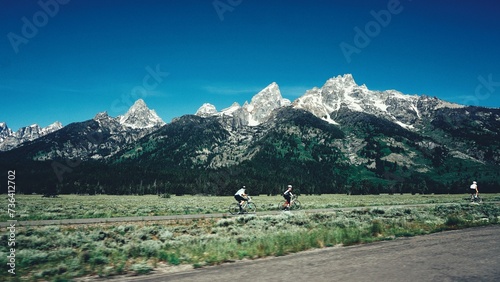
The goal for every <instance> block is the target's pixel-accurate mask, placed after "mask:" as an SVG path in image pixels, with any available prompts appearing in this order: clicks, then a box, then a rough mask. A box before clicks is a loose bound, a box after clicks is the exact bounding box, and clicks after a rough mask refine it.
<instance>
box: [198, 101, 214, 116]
mask: <svg viewBox="0 0 500 282" xmlns="http://www.w3.org/2000/svg"><path fill="white" fill-rule="evenodd" d="M214 114H217V109H216V108H215V106H214V105H212V104H210V103H205V104H203V105H202V106H201V107H200V108H199V109H198V110H197V111H196V114H195V115H197V116H200V117H209V116H211V115H214Z"/></svg>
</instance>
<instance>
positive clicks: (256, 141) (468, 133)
mask: <svg viewBox="0 0 500 282" xmlns="http://www.w3.org/2000/svg"><path fill="white" fill-rule="evenodd" d="M29 128H33V129H32V130H28V129H26V128H25V129H23V130H21V129H20V131H18V132H16V133H13V132H12V131H11V130H9V129H8V127H7V126H6V125H5V123H0V148H2V150H3V152H0V166H2V167H3V168H5V169H12V167H17V169H18V170H19V171H20V172H21V173H22V174H25V175H26V177H25V178H20V179H23V180H21V184H24V187H23V188H22V190H23V191H24V192H26V193H28V192H29V193H31V192H37V193H42V192H43V193H46V192H47V191H51V193H55V192H57V193H111V194H130V193H136V194H143V193H160V192H161V193H175V194H187V193H188V194H197V193H203V194H217V195H226V194H230V193H233V190H234V189H235V188H237V187H238V186H240V185H246V186H247V187H252V190H253V192H251V193H252V194H257V193H268V194H275V193H278V192H279V191H280V189H282V188H283V186H284V185H286V184H288V183H293V184H295V185H296V187H299V191H301V192H302V193H354V194H359V193H381V192H384V193H386V192H387V193H395V192H412V193H430V192H433V193H459V192H460V193H462V192H464V191H466V190H465V187H468V186H467V183H469V182H471V181H472V180H477V181H478V182H480V183H481V184H482V186H481V187H482V191H483V192H488V191H492V192H494V191H496V192H500V188H499V183H500V178H499V177H498V175H497V171H498V169H499V168H500V150H499V147H500V138H499V134H500V109H491V108H482V107H472V106H464V105H459V104H455V103H450V102H446V101H443V100H440V99H438V98H436V97H428V96H425V95H407V94H403V93H401V92H399V91H396V90H386V91H373V90H369V89H368V88H367V87H366V86H365V85H358V84H356V82H355V81H354V78H353V77H352V75H350V74H346V75H343V76H337V77H333V78H331V79H329V80H327V81H326V83H325V84H324V85H323V86H322V87H320V88H318V87H315V88H313V89H311V90H308V91H306V92H305V94H304V95H303V96H301V97H299V98H297V99H296V100H294V101H290V100H288V99H285V98H283V97H282V95H281V92H280V89H279V86H278V85H277V84H276V83H271V84H270V85H269V86H267V87H266V88H264V89H263V90H262V91H260V92H259V93H257V94H256V95H255V96H254V97H253V98H252V99H251V101H250V102H245V103H244V104H243V105H239V104H238V103H234V104H233V105H232V106H230V107H229V108H226V109H222V110H220V111H218V110H217V109H216V107H215V106H214V105H211V104H208V103H206V104H203V105H202V106H201V107H200V108H199V109H198V111H197V112H196V113H195V114H194V115H185V116H182V117H179V118H175V119H174V120H173V121H172V122H171V123H168V124H166V123H165V122H163V120H161V118H160V117H158V115H157V114H156V113H155V112H154V110H150V109H149V108H148V107H147V106H146V104H145V103H144V101H143V100H141V99H140V100H138V101H136V103H135V104H134V105H133V106H132V107H131V108H130V109H129V110H128V112H127V113H126V114H124V115H123V116H118V117H115V118H113V117H110V116H109V115H108V114H107V113H105V112H103V113H99V114H97V115H96V116H95V117H94V118H93V119H91V120H88V121H83V122H77V123H72V124H69V125H67V126H64V127H62V126H61V125H60V124H59V123H57V124H54V126H51V127H50V128H47V129H41V128H39V127H38V128H37V127H35V126H32V127H29ZM9 167H10V168H9ZM19 185H20V184H18V186H19Z"/></svg>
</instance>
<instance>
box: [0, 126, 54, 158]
mask: <svg viewBox="0 0 500 282" xmlns="http://www.w3.org/2000/svg"><path fill="white" fill-rule="evenodd" d="M62 127H63V125H62V124H61V123H60V122H58V121H56V122H54V123H52V124H50V125H48V126H46V127H40V126H39V125H38V124H32V125H30V126H25V127H21V128H19V130H17V131H16V132H12V130H11V129H10V128H8V127H7V124H6V123H5V122H2V123H0V151H8V150H11V149H13V148H15V147H17V146H19V145H21V144H22V143H24V142H28V141H33V140H35V139H37V138H40V137H42V136H45V135H47V134H50V133H52V132H55V131H57V130H59V129H61V128H62Z"/></svg>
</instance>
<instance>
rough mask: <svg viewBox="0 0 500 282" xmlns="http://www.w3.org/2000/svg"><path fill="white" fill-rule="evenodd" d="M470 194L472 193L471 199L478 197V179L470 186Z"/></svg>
mask: <svg viewBox="0 0 500 282" xmlns="http://www.w3.org/2000/svg"><path fill="white" fill-rule="evenodd" d="M470 194H471V200H474V199H475V198H477V197H478V194H479V190H478V189H477V182H476V181H472V184H471V186H470Z"/></svg>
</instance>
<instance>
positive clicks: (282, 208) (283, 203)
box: [278, 201, 286, 211]
mask: <svg viewBox="0 0 500 282" xmlns="http://www.w3.org/2000/svg"><path fill="white" fill-rule="evenodd" d="M285 204H286V201H281V202H280V203H279V204H278V210H280V211H284V210H285Z"/></svg>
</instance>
